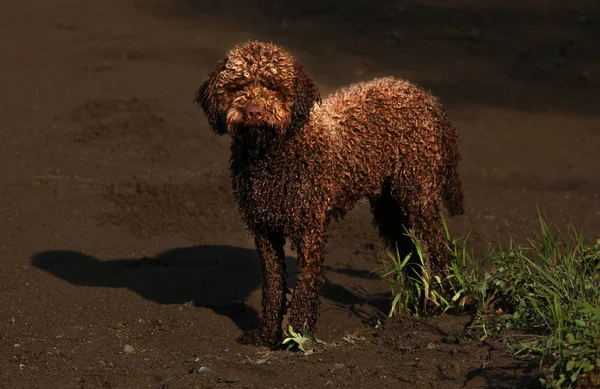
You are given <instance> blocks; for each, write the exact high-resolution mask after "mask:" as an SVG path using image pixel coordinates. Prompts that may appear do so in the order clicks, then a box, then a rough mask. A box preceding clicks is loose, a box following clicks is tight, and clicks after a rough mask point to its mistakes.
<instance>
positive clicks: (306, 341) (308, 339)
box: [283, 325, 319, 355]
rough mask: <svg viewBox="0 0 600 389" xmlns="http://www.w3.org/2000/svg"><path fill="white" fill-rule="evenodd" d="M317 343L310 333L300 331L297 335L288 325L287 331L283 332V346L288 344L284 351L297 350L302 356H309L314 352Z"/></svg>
mask: <svg viewBox="0 0 600 389" xmlns="http://www.w3.org/2000/svg"><path fill="white" fill-rule="evenodd" d="M288 343H289V344H288ZM317 343H319V340H318V339H317V338H316V337H315V336H314V335H313V334H311V333H310V332H307V331H302V332H300V333H298V332H296V331H294V329H293V328H292V326H291V325H288V329H287V331H285V339H284V340H283V344H284V345H285V344H288V346H287V348H286V350H291V349H294V348H297V349H298V350H300V351H302V352H303V353H304V355H310V354H312V353H313V352H314V351H315V347H316V345H317Z"/></svg>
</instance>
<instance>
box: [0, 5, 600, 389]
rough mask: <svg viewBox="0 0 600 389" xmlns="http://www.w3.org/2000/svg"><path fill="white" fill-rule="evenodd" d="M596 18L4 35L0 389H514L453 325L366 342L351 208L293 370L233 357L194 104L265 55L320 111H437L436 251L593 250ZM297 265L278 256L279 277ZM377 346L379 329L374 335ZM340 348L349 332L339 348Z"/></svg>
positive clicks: (566, 9)
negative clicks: (301, 75)
mask: <svg viewBox="0 0 600 389" xmlns="http://www.w3.org/2000/svg"><path fill="white" fill-rule="evenodd" d="M598 37H600V4H599V3H598V2H597V1H580V0H571V1H568V2H565V1H559V0H554V1H551V0H547V1H541V0H533V1H527V2H523V1H516V0H514V1H513V0H510V1H496V0H489V1H476V0H471V1H468V0H448V1H443V2H442V1H433V0H429V1H425V0H422V1H404V2H403V1H388V0H378V1H370V2H364V1H358V0H344V1H341V0H340V1H328V0H307V1H293V2H292V1H290V2H288V3H284V2H268V1H262V0H258V1H250V2H246V3H244V4H243V5H242V3H241V2H237V1H233V0H219V1H216V0H212V1H211V0H205V1H201V0H197V1H192V0H118V1H117V0H104V1H97V2H96V1H91V0H53V1H48V0H45V1H39V0H37V1H35V0H23V1H21V2H16V1H13V2H8V3H6V4H4V6H3V10H2V12H1V13H0V53H1V56H2V60H1V61H0V85H1V88H0V96H1V100H0V101H2V104H1V105H0V117H1V118H2V121H1V122H2V126H1V128H0V220H1V223H0V387H1V388H15V389H16V388H27V389H33V388H44V389H59V388H60V389H70V388H85V389H91V388H115V389H116V388H161V389H175V388H212V387H235V388H282V387H285V388H295V387H297V388H305V387H306V388H308V387H311V388H314V387H353V388H363V387H364V388H387V387H394V388H444V389H453V388H463V387H465V388H524V387H533V386H535V374H536V362H535V361H523V360H518V359H515V358H513V357H512V356H511V355H510V353H508V352H507V350H506V349H504V348H503V346H502V342H487V343H480V342H477V340H475V339H473V338H471V337H470V336H469V334H468V333H466V332H465V330H464V328H465V326H466V325H467V323H468V320H469V318H468V317H452V316H446V317H443V318H437V319H420V320H416V319H415V320H409V319H399V320H395V321H389V320H388V321H385V320H384V318H385V316H386V313H387V310H388V308H389V294H388V290H387V285H386V283H385V282H384V281H383V280H381V279H379V277H378V276H377V275H376V274H372V273H371V271H372V270H373V269H375V268H376V267H377V266H378V261H379V260H381V259H382V258H384V256H385V253H384V251H383V248H382V246H381V244H380V243H379V241H378V240H377V237H376V235H375V231H374V229H373V228H372V227H371V219H370V216H369V213H368V207H367V206H366V205H365V204H364V203H360V204H359V205H358V206H357V207H356V208H355V209H354V210H353V211H352V212H351V213H350V214H349V215H348V217H347V218H346V219H345V220H344V221H342V222H341V223H339V224H337V225H336V226H335V227H334V228H333V230H332V232H331V239H330V243H329V245H328V251H329V254H328V258H327V260H326V265H327V270H326V273H325V276H326V280H327V284H326V287H325V291H324V296H323V298H322V300H323V304H322V309H321V316H320V321H319V330H318V332H317V334H316V335H317V336H318V337H319V338H320V339H322V340H323V341H324V342H326V343H327V345H326V346H324V347H322V350H321V351H319V352H317V353H315V354H313V355H310V356H303V355H301V354H298V353H289V352H285V351H277V352H273V353H270V352H267V351H266V350H264V349H260V348H254V347H247V346H242V345H240V344H238V343H236V342H235V339H236V338H237V337H238V336H239V335H240V334H241V333H242V331H243V330H245V329H248V328H250V327H252V326H254V325H256V324H257V321H258V314H257V309H259V303H260V275H259V265H258V260H257V257H256V255H255V253H254V251H253V248H252V244H251V240H250V239H249V237H248V236H247V234H246V232H245V230H244V226H243V224H242V223H241V221H240V219H239V217H238V216H237V213H236V210H235V205H234V202H233V198H232V196H231V192H230V189H229V178H228V172H227V163H228V140H227V139H226V138H224V137H223V138H219V137H216V136H214V135H212V134H211V132H210V130H209V128H208V126H207V123H206V121H205V120H204V118H203V117H202V115H201V111H200V110H199V109H197V108H196V107H195V106H194V105H193V104H192V98H193V95H194V92H195V90H196V88H197V87H198V86H199V85H200V84H201V82H202V81H204V79H205V75H206V73H207V72H208V71H210V70H211V69H212V68H213V66H214V65H215V64H216V62H217V61H218V60H219V59H221V58H222V57H223V55H224V54H225V52H226V51H227V49H228V48H230V47H231V46H232V45H233V44H235V43H238V42H241V41H243V40H246V39H249V38H255V39H264V40H271V41H274V42H276V43H279V44H281V45H283V46H285V47H286V48H287V49H288V50H289V51H291V52H292V53H293V54H295V55H296V56H297V57H298V58H299V59H300V60H301V62H302V63H303V64H304V66H305V68H306V69H307V71H308V72H309V74H310V75H311V76H312V77H313V78H314V80H315V81H316V82H317V83H318V85H319V86H320V87H321V90H322V92H323V94H324V95H326V94H327V93H329V92H331V91H333V90H334V89H335V88H338V87H340V86H343V85H346V84H349V83H351V82H356V81H359V80H366V79H370V78H373V77H376V76H384V75H394V76H399V77H405V78H408V79H410V80H412V81H414V82H416V83H419V84H421V85H423V86H425V87H427V88H430V89H431V90H432V91H433V92H434V93H435V94H437V95H439V96H440V98H441V100H442V102H443V103H444V104H445V105H446V106H447V108H448V111H449V113H450V116H451V119H452V120H453V122H454V123H455V124H456V126H457V127H458V128H459V130H460V132H461V135H462V144H461V150H462V153H463V157H464V159H463V162H462V165H461V167H460V171H461V174H462V177H463V180H464V186H465V192H466V199H467V207H466V215H465V216H462V217H459V218H455V219H452V220H450V227H451V229H452V231H453V232H454V234H456V235H462V234H465V233H467V232H469V231H471V235H472V238H473V243H474V244H475V246H476V248H477V249H478V250H482V249H483V247H484V243H485V239H486V238H490V239H494V238H495V237H496V236H497V235H500V236H502V237H503V239H506V237H507V236H508V235H507V234H509V233H511V234H513V235H515V236H516V237H517V239H519V238H523V237H530V236H532V235H534V234H536V233H537V226H536V209H535V207H536V205H537V206H539V207H540V208H541V209H543V210H544V211H545V212H546V213H547V215H548V218H549V220H551V221H552V222H553V223H555V224H558V225H564V224H563V223H565V222H566V221H567V220H568V219H569V218H570V217H571V216H572V215H573V214H574V215H575V218H576V220H577V223H578V226H579V227H581V228H585V229H586V230H587V231H588V234H589V236H590V237H591V238H594V239H595V238H597V237H600V197H599V196H600V151H599V150H600V117H599V103H600V62H599V61H600V49H598ZM294 255H295V254H294V253H293V252H289V261H288V262H289V264H290V266H291V268H292V271H291V272H290V279H293V277H294V275H295V274H294V272H293V269H294V266H295V265H294ZM378 320H380V321H381V322H383V325H382V326H381V325H380V326H377V321H378ZM348 334H351V336H350V335H348Z"/></svg>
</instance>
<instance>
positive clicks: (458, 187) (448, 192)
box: [443, 165, 465, 216]
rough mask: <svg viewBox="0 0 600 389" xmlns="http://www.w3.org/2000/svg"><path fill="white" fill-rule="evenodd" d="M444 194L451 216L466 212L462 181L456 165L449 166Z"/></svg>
mask: <svg viewBox="0 0 600 389" xmlns="http://www.w3.org/2000/svg"><path fill="white" fill-rule="evenodd" d="M443 196H444V204H445V205H446V208H448V212H450V216H455V215H462V214H463V213H465V209H464V195H463V191H462V182H461V181H460V176H459V175H458V172H457V171H456V165H453V166H449V167H448V172H447V175H446V185H445V186H444V193H443Z"/></svg>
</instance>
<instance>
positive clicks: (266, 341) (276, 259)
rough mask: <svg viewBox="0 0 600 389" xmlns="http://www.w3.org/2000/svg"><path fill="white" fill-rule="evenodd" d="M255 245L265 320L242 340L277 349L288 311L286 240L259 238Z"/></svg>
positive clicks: (278, 237) (271, 236)
mask: <svg viewBox="0 0 600 389" xmlns="http://www.w3.org/2000/svg"><path fill="white" fill-rule="evenodd" d="M255 243H256V249H257V251H258V255H259V257H260V263H261V267H262V283H263V284H262V318H261V323H260V327H259V328H258V329H254V330H250V331H247V332H246V333H244V334H243V335H242V337H241V338H240V339H239V340H240V342H241V343H243V344H254V345H268V346H270V347H273V348H275V347H277V345H278V344H279V342H280V341H281V337H282V335H283V333H282V329H281V322H282V320H283V315H284V314H285V310H286V298H285V289H286V286H285V251H284V245H285V239H284V238H283V237H281V236H280V235H278V234H267V235H264V236H263V235H259V236H256V238H255Z"/></svg>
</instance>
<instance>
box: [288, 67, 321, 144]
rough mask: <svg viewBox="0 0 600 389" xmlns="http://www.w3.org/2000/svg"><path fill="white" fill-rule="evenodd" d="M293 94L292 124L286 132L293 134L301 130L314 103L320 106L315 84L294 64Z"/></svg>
mask: <svg viewBox="0 0 600 389" xmlns="http://www.w3.org/2000/svg"><path fill="white" fill-rule="evenodd" d="M294 72H295V76H296V79H295V94H294V104H293V106H292V123H291V125H290V129H289V131H288V132H290V133H294V132H296V131H298V130H299V129H300V128H302V127H303V126H304V125H305V124H306V122H307V121H308V118H309V116H310V110H311V109H312V107H313V105H314V104H315V103H319V104H321V93H320V92H319V88H318V87H317V86H316V85H315V83H314V82H313V81H312V80H311V79H310V78H309V77H308V76H307V75H306V73H305V72H304V68H303V67H302V65H300V64H299V63H297V62H296V63H295V64H294Z"/></svg>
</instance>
